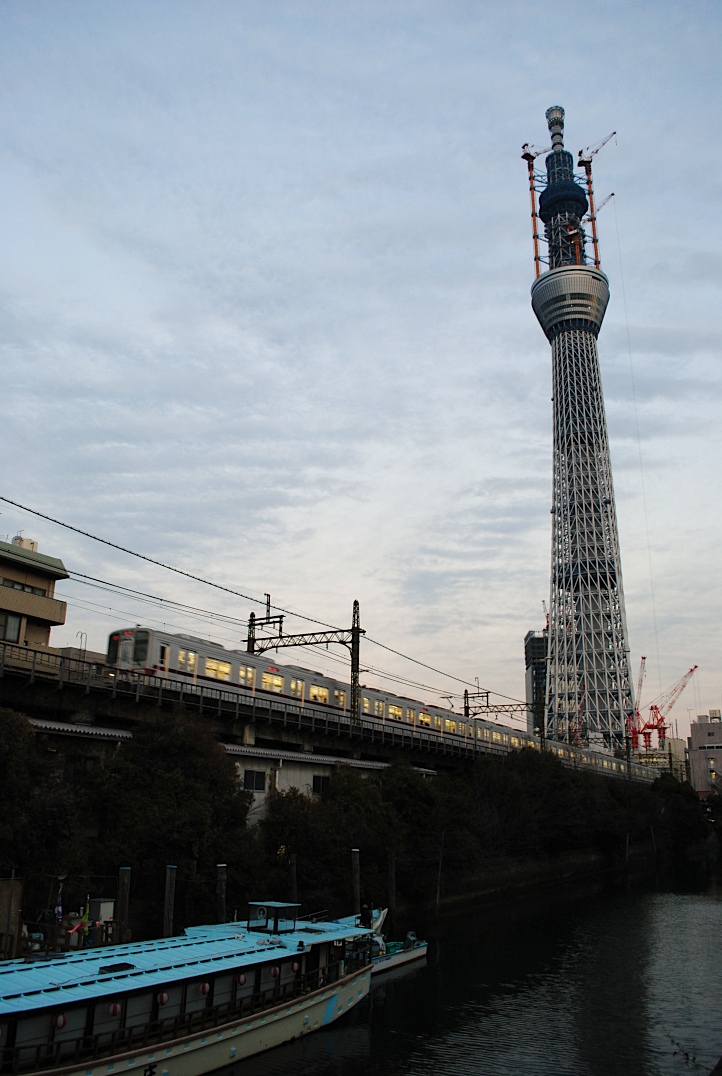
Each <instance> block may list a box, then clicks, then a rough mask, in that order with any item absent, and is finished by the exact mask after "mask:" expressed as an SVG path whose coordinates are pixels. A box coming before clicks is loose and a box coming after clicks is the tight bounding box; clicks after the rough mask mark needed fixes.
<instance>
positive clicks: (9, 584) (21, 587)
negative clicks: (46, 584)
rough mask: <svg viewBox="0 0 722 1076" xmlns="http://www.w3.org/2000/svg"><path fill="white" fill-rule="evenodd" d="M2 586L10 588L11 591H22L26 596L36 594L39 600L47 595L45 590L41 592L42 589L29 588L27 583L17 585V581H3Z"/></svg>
mask: <svg viewBox="0 0 722 1076" xmlns="http://www.w3.org/2000/svg"><path fill="white" fill-rule="evenodd" d="M3 586H4V587H10V588H11V589H12V590H22V591H24V592H25V593H26V594H37V595H38V597H39V598H44V597H45V595H46V594H47V590H43V588H42V587H31V586H30V585H29V584H28V583H19V582H18V581H17V579H3Z"/></svg>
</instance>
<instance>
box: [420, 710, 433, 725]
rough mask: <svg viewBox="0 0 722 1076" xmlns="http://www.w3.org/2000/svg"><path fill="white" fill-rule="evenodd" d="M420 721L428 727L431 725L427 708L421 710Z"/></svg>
mask: <svg viewBox="0 0 722 1076" xmlns="http://www.w3.org/2000/svg"><path fill="white" fill-rule="evenodd" d="M418 721H419V724H420V725H426V727H427V728H430V726H431V718H430V717H429V715H428V714H427V713H426V710H419V717H418Z"/></svg>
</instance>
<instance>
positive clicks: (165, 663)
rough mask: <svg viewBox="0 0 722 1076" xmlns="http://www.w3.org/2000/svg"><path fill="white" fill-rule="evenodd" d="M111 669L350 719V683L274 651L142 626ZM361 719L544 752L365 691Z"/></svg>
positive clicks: (117, 644) (121, 634)
mask: <svg viewBox="0 0 722 1076" xmlns="http://www.w3.org/2000/svg"><path fill="white" fill-rule="evenodd" d="M107 663H108V665H109V666H113V667H115V668H116V669H119V670H124V671H127V672H135V673H140V674H143V675H147V676H154V677H161V678H163V679H168V680H172V681H176V682H178V681H180V682H183V683H185V684H187V685H188V686H189V687H190V688H191V689H192V690H196V691H201V690H202V689H203V687H206V688H209V687H217V688H218V687H222V688H223V689H224V690H228V691H231V692H239V693H240V694H241V695H243V696H245V697H246V698H247V699H249V700H251V699H253V698H267V699H269V698H271V697H276V698H278V699H279V700H280V699H285V700H287V701H288V702H289V703H291V704H293V705H295V706H300V707H311V708H313V709H318V710H320V711H322V712H326V713H328V712H329V711H331V712H333V713H335V714H337V715H338V716H339V717H341V718H343V716H344V715H345V716H346V719H347V720H349V721H350V713H349V703H350V690H349V685H348V684H347V683H346V682H344V681H339V680H335V679H333V677H330V676H326V675H324V674H323V673H319V672H315V671H313V670H312V669H307V668H305V667H303V666H301V665H280V664H278V663H277V662H276V661H274V660H273V658H272V657H271V655H270V654H269V653H265V654H249V653H247V652H246V651H243V650H228V649H226V648H225V647H224V646H222V645H221V644H220V643H212V642H209V641H208V640H207V639H199V638H196V637H195V636H192V635H173V634H171V633H169V632H164V631H158V630H157V629H155V628H147V627H143V626H141V625H137V626H136V627H135V628H121V629H119V630H117V631H114V632H112V633H111V635H110V638H109V640H108V656H107ZM361 717H362V719H363V720H364V723H365V722H367V721H370V722H372V723H375V722H378V723H380V724H387V723H391V724H396V725H398V726H401V727H404V726H405V727H407V728H408V729H409V731H413V730H418V731H419V733H421V732H423V733H425V734H426V735H427V736H428V735H429V734H431V735H434V734H435V735H438V736H439V737H444V738H445V739H446V738H448V739H450V740H451V741H454V742H456V743H462V742H467V743H468V742H469V741H471V742H472V743H478V746H479V748H481V749H483V750H486V751H491V752H494V753H505V752H507V751H510V750H512V749H513V748H520V747H537V748H538V747H539V739H538V737H536V736H533V735H531V734H530V733H528V732H526V731H523V730H520V729H514V728H511V727H507V726H504V725H499V724H497V723H496V722H494V721H488V720H485V719H483V718H479V717H474V718H466V717H465V716H464V715H463V714H459V713H456V712H455V711H453V710H449V709H444V708H443V707H440V706H428V705H426V704H425V703H422V702H419V701H418V700H416V699H410V698H407V697H406V696H403V695H395V694H394V693H393V692H389V691H384V690H382V689H380V688H372V687H366V686H365V685H362V686H361ZM545 746H546V748H547V750H549V751H552V752H553V753H554V754H556V755H557V756H559V757H560V758H561V759H563V760H564V761H566V762H568V763H570V764H572V765H576V766H580V767H584V768H587V769H594V770H598V771H599V772H601V773H603V774H605V775H608V776H612V775H614V774H615V773H618V774H620V775H621V774H626V769H627V767H626V763H625V762H624V761H623V760H621V759H617V758H614V757H612V755H611V754H609V753H606V752H602V751H599V752H596V751H593V750H592V749H590V748H586V747H573V746H570V745H569V744H563V743H556V742H553V741H549V740H548V741H547V742H546V745H545ZM637 771H639V773H637ZM632 772H633V774H634V776H639V777H643V778H645V779H649V776H650V775H649V770H648V769H647V768H646V767H640V766H637V765H633V766H632Z"/></svg>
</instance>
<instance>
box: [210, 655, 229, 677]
mask: <svg viewBox="0 0 722 1076" xmlns="http://www.w3.org/2000/svg"><path fill="white" fill-rule="evenodd" d="M206 676H210V678H211V680H230V678H231V663H230V661H218V659H217V658H206Z"/></svg>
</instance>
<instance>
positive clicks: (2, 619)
mask: <svg viewBox="0 0 722 1076" xmlns="http://www.w3.org/2000/svg"><path fill="white" fill-rule="evenodd" d="M19 638H20V617H19V616H15V614H14V613H0V639H4V640H5V642H7V643H16V642H17V641H18V639H19Z"/></svg>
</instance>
